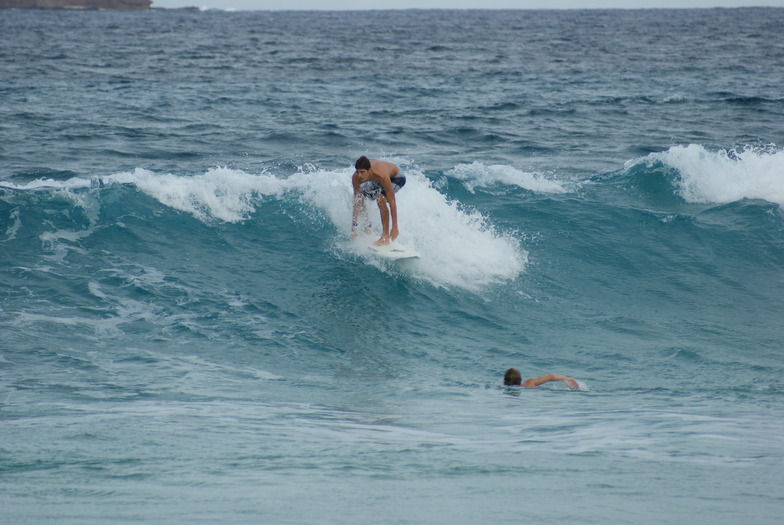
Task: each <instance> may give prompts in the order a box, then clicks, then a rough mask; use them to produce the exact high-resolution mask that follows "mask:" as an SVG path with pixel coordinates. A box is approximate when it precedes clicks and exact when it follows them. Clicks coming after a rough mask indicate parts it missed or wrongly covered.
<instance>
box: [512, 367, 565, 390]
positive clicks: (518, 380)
mask: <svg viewBox="0 0 784 525" xmlns="http://www.w3.org/2000/svg"><path fill="white" fill-rule="evenodd" d="M548 381H563V382H564V383H566V386H568V387H569V388H570V389H572V390H577V389H578V388H580V385H578V384H577V381H575V380H574V379H572V378H571V377H566V376H562V375H558V374H548V375H546V376H542V377H532V378H530V379H526V380H525V381H523V376H522V375H521V374H520V371H519V370H518V369H516V368H510V369H509V370H507V371H506V373H505V374H504V384H505V385H507V386H524V387H526V388H536V387H538V386H539V385H541V384H543V383H547V382H548Z"/></svg>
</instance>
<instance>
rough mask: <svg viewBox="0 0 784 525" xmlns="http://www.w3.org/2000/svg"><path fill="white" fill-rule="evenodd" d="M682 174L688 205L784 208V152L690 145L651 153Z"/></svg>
mask: <svg viewBox="0 0 784 525" xmlns="http://www.w3.org/2000/svg"><path fill="white" fill-rule="evenodd" d="M646 160H647V161H660V162H663V163H664V164H666V165H667V166H670V167H672V168H674V169H676V170H678V173H679V174H680V180H679V181H678V192H679V194H680V195H681V196H682V197H683V198H684V199H685V200H686V201H688V202H693V203H716V204H726V203H730V202H736V201H739V200H742V199H761V200H765V201H768V202H772V203H774V204H778V205H780V206H784V151H782V150H777V149H775V148H773V147H769V148H752V147H746V148H745V149H743V150H741V151H736V150H729V151H728V150H719V151H715V152H713V151H708V150H707V149H705V148H704V147H703V146H700V145H697V144H690V145H688V146H674V147H672V148H670V149H669V150H667V151H665V152H662V153H652V154H650V155H648V157H646Z"/></svg>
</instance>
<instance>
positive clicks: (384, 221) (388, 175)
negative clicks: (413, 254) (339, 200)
mask: <svg viewBox="0 0 784 525" xmlns="http://www.w3.org/2000/svg"><path fill="white" fill-rule="evenodd" d="M354 168H355V169H356V171H355V172H354V175H352V176H351V185H352V186H353V188H354V210H353V220H352V221H351V238H352V239H354V238H356V236H357V224H358V223H357V220H358V219H359V215H360V214H362V215H363V216H365V217H367V210H366V209H365V200H364V199H365V198H368V199H371V200H375V201H376V203H377V204H378V211H379V213H380V214H381V227H382V232H381V238H379V239H378V240H377V241H376V242H375V245H376V246H383V245H385V244H389V243H390V242H391V241H393V240H395V239H396V238H397V236H398V235H399V232H398V229H397V203H396V202H395V192H397V191H398V190H399V189H400V188H402V187H403V186H404V185H405V184H406V177H405V176H404V175H401V174H400V168H398V167H397V166H395V165H394V164H392V163H391V162H386V161H383V160H370V159H368V158H367V157H365V156H362V157H359V158H358V159H357V162H356V163H355V164H354ZM390 217H391V219H392V221H391V222H392V224H391V227H390Z"/></svg>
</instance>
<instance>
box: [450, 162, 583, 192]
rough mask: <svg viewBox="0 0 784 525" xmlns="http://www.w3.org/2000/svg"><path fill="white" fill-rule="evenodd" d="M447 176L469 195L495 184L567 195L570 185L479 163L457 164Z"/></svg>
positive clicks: (541, 176) (543, 176)
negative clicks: (457, 181) (478, 189)
mask: <svg viewBox="0 0 784 525" xmlns="http://www.w3.org/2000/svg"><path fill="white" fill-rule="evenodd" d="M447 174H448V175H449V176H451V177H454V178H456V179H458V180H460V181H461V182H462V183H463V185H464V186H465V187H466V189H467V190H468V191H470V192H471V193H474V191H475V189H476V188H486V187H490V186H494V185H496V184H507V185H510V186H518V187H520V188H523V189H526V190H530V191H534V192H537V193H567V192H569V191H571V190H570V189H569V187H570V184H567V183H565V182H563V181H559V180H555V179H553V178H550V177H547V176H545V175H542V174H540V173H531V172H527V171H520V170H518V169H517V168H514V167H512V166H504V165H491V166H486V165H484V164H482V163H481V162H473V163H472V164H458V165H457V166H455V167H454V168H453V169H452V170H450V171H449V172H447Z"/></svg>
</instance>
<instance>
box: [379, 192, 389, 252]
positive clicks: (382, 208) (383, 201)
mask: <svg viewBox="0 0 784 525" xmlns="http://www.w3.org/2000/svg"><path fill="white" fill-rule="evenodd" d="M376 202H377V203H378V212H379V213H380V214H381V238H380V239H379V240H377V241H376V246H381V245H383V244H389V206H388V205H387V198H386V196H385V195H384V194H383V193H381V194H380V195H379V196H378V199H376Z"/></svg>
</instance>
